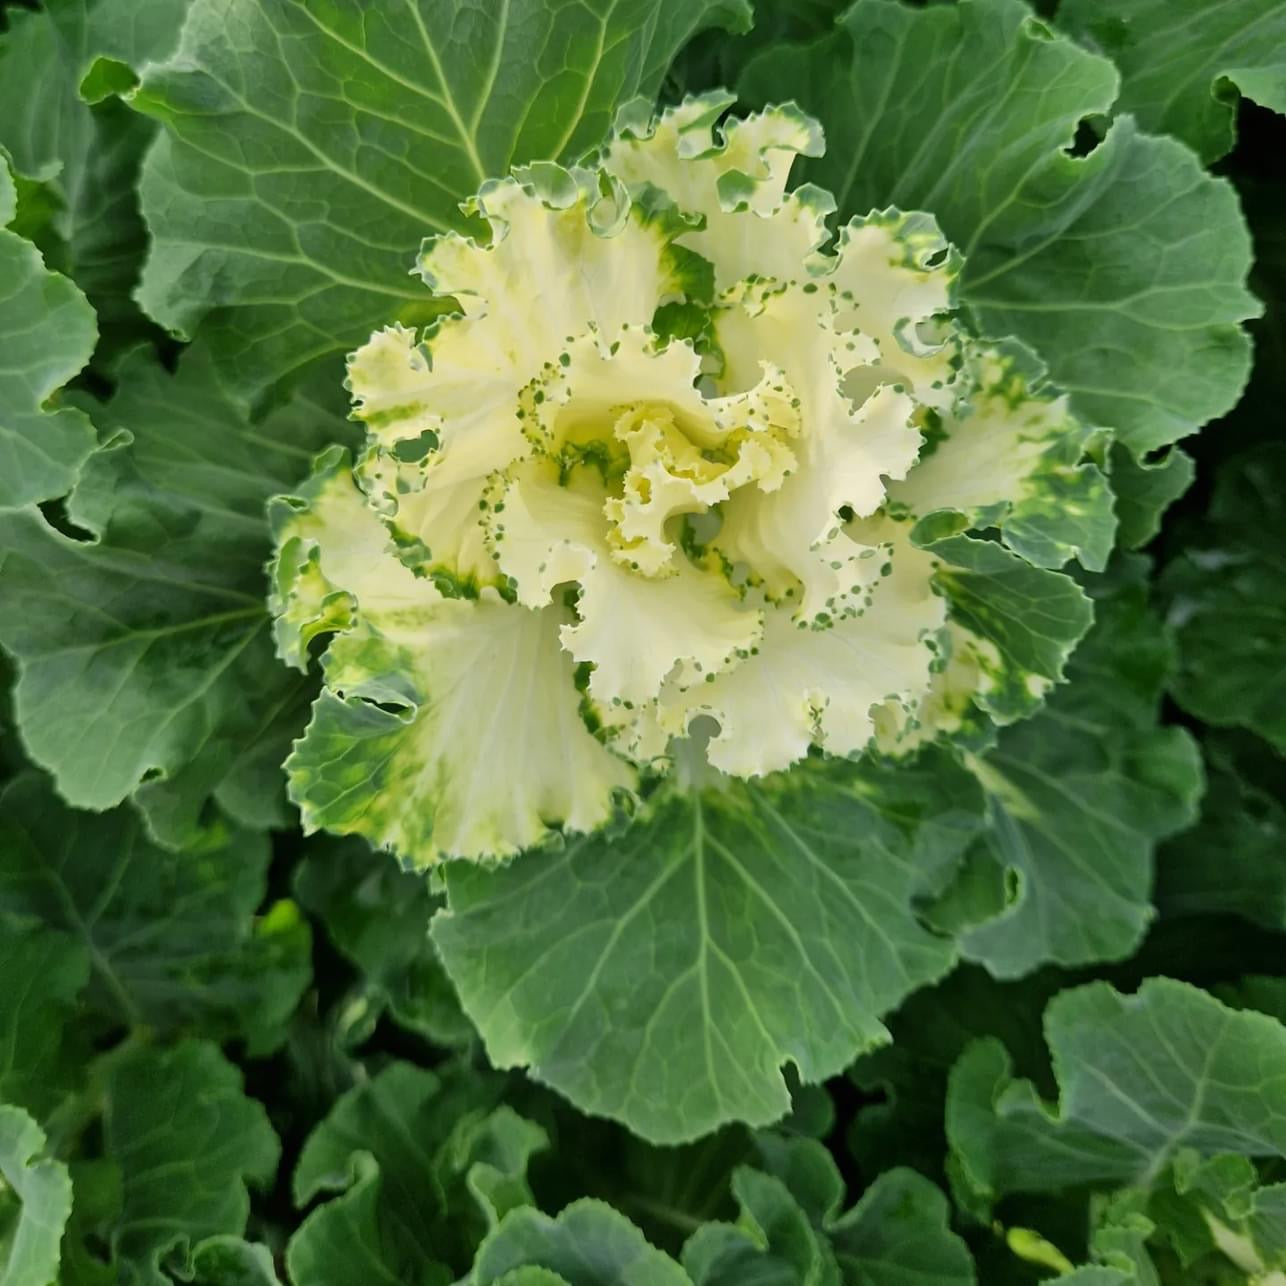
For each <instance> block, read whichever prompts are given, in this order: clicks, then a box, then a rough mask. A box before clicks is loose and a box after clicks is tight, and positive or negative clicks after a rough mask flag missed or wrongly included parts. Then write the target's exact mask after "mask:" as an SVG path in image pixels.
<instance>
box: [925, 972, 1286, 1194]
mask: <svg viewBox="0 0 1286 1286" xmlns="http://www.w3.org/2000/svg"><path fill="white" fill-rule="evenodd" d="M1045 1032H1046V1038H1047V1040H1048V1041H1049V1047H1050V1051H1051V1053H1052V1055H1053V1059H1054V1070H1055V1074H1056V1075H1057V1077H1058V1082H1059V1086H1060V1090H1061V1096H1060V1101H1059V1106H1058V1110H1057V1111H1056V1112H1055V1111H1052V1110H1051V1109H1050V1108H1048V1107H1047V1106H1046V1105H1045V1104H1043V1103H1042V1102H1041V1101H1040V1100H1039V1099H1038V1098H1037V1096H1036V1093H1035V1090H1034V1089H1033V1087H1032V1085H1031V1083H1030V1082H1029V1081H1014V1080H1011V1078H1010V1074H1009V1058H1008V1056H1007V1055H1006V1053H1005V1051H1004V1048H1003V1046H1001V1045H1000V1044H999V1043H998V1042H997V1041H994V1040H983V1041H979V1042H977V1043H975V1044H974V1045H972V1046H971V1047H970V1048H969V1049H968V1050H967V1051H966V1052H965V1053H964V1055H963V1056H962V1057H961V1059H960V1061H959V1062H958V1063H957V1064H956V1067H955V1069H954V1070H953V1072H952V1074H951V1084H950V1089H949V1091H948V1098H947V1133H948V1137H949V1138H950V1141H951V1148H952V1152H953V1160H954V1162H955V1166H956V1175H957V1177H958V1178H959V1179H960V1181H961V1184H962V1188H963V1191H964V1192H965V1193H972V1194H975V1195H976V1197H977V1198H981V1199H982V1200H983V1201H990V1200H994V1199H996V1198H999V1197H1002V1196H1004V1195H1005V1194H1007V1193H1012V1192H1049V1191H1054V1190H1057V1189H1060V1188H1069V1187H1074V1186H1076V1185H1079V1184H1090V1183H1094V1184H1103V1183H1113V1184H1137V1185H1140V1186H1143V1187H1146V1186H1148V1185H1149V1184H1150V1183H1151V1182H1152V1181H1153V1180H1154V1179H1155V1178H1156V1176H1157V1175H1159V1174H1160V1173H1161V1171H1162V1170H1163V1169H1164V1167H1165V1166H1166V1165H1167V1164H1169V1163H1170V1161H1171V1160H1172V1159H1173V1158H1174V1156H1175V1154H1176V1152H1177V1151H1178V1150H1179V1149H1180V1148H1185V1147H1186V1148H1193V1149H1195V1150H1196V1151H1197V1152H1199V1153H1201V1154H1202V1155H1205V1156H1209V1155H1211V1154H1213V1153H1216V1152H1235V1153H1239V1154H1242V1155H1245V1156H1286V1027H1283V1026H1282V1024H1281V1023H1278V1022H1276V1021H1274V1020H1273V1019H1271V1018H1268V1017H1266V1016H1265V1015H1263V1014H1258V1013H1253V1012H1250V1011H1237V1010H1231V1009H1228V1008H1226V1007H1225V1006H1224V1005H1222V1004H1220V1003H1219V1001H1217V1000H1215V999H1214V997H1212V996H1210V995H1209V994H1207V993H1206V992H1204V991H1200V990H1198V989H1197V988H1196V987H1191V986H1188V985H1187V984H1186V983H1181V982H1174V981H1171V980H1170V979H1168V978H1152V979H1149V980H1148V981H1146V982H1144V984H1143V985H1142V986H1141V987H1140V988H1139V991H1138V993H1137V994H1136V995H1134V996H1123V995H1121V994H1120V993H1118V992H1116V991H1113V989H1112V988H1111V987H1110V986H1108V985H1107V984H1106V983H1103V982H1095V983H1090V984H1089V985H1087V986H1084V987H1075V988H1071V989H1069V990H1067V991H1064V992H1063V993H1062V994H1060V995H1059V996H1057V997H1055V999H1054V1000H1053V1001H1051V1002H1050V1005H1049V1008H1048V1009H1047V1010H1046V1011H1045Z"/></svg>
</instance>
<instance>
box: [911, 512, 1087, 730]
mask: <svg viewBox="0 0 1286 1286" xmlns="http://www.w3.org/2000/svg"><path fill="white" fill-rule="evenodd" d="M956 522H957V516H956V515H953V514H950V513H941V514H938V515H935V516H934V517H931V518H928V519H926V520H924V521H922V522H920V523H919V524H917V526H916V528H915V529H914V530H913V532H912V533H911V537H912V539H913V540H914V541H916V543H917V544H920V545H921V546H922V547H923V548H925V549H928V550H930V551H931V552H932V553H933V554H934V555H935V556H937V557H938V558H940V559H941V560H942V562H943V564H944V565H943V566H942V567H940V568H939V569H938V571H937V572H936V574H935V578H934V579H935V583H936V584H937V585H938V587H939V588H940V589H941V591H942V592H943V593H944V594H945V595H946V597H947V599H948V600H949V602H950V604H951V615H952V617H953V618H954V619H955V620H957V621H958V622H959V623H960V624H961V625H963V626H964V627H965V628H966V629H967V630H969V631H970V632H972V633H973V634H976V635H978V636H979V637H981V638H983V639H986V640H987V641H988V642H989V643H991V644H993V645H994V646H995V648H996V650H997V652H998V653H999V658H1000V660H999V664H998V665H995V664H988V663H987V662H985V661H984V662H983V665H984V670H985V672H986V677H987V680H988V686H987V687H986V688H985V689H983V691H982V692H981V693H980V694H979V695H978V697H977V698H976V700H977V702H978V704H979V705H980V706H982V708H983V709H984V710H986V711H987V713H988V714H990V715H991V716H992V718H994V719H995V720H996V721H997V722H998V723H1010V722H1012V721H1013V720H1014V719H1018V718H1022V717H1023V716H1025V715H1028V714H1030V713H1031V712H1032V711H1033V710H1034V709H1036V708H1037V707H1038V706H1039V704H1040V702H1041V700H1042V698H1043V697H1044V695H1045V692H1046V691H1047V689H1048V688H1049V687H1050V685H1051V684H1054V683H1057V682H1058V681H1059V680H1061V679H1062V677H1063V667H1064V666H1065V665H1066V663H1067V658H1068V656H1069V655H1070V653H1071V651H1072V648H1073V647H1075V645H1076V643H1077V641H1078V640H1079V639H1080V638H1081V636H1082V635H1083V634H1084V633H1085V631H1086V630H1088V629H1089V627H1090V622H1091V621H1092V620H1093V613H1092V610H1091V607H1090V602H1089V599H1088V598H1086V596H1085V594H1084V593H1083V592H1082V590H1081V589H1080V587H1079V586H1078V585H1077V584H1076V582H1075V581H1074V580H1072V579H1071V577H1070V576H1065V575H1061V574H1060V573H1058V572H1053V571H1049V570H1047V569H1046V568H1043V567H1033V566H1031V564H1030V563H1027V562H1024V561H1023V559H1021V558H1019V557H1018V556H1017V555H1015V554H1012V553H1010V552H1009V551H1008V550H1007V549H1005V548H1004V546H1003V545H1000V544H997V543H996V542H995V541H990V540H975V539H973V538H971V537H969V536H963V535H957V534H954V532H953V531H952V528H954V527H955V526H956ZM940 526H945V527H946V528H947V531H948V533H949V534H947V535H945V536H938V535H937V529H938V528H939V527H940Z"/></svg>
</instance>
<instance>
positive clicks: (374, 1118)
mask: <svg viewBox="0 0 1286 1286" xmlns="http://www.w3.org/2000/svg"><path fill="white" fill-rule="evenodd" d="M503 1088H504V1082H503V1080H502V1079H501V1078H499V1077H494V1076H493V1077H488V1076H486V1075H484V1074H480V1073H479V1072H478V1071H476V1070H475V1069H471V1068H468V1067H466V1066H456V1067H453V1068H447V1069H446V1070H445V1071H444V1074H443V1075H442V1076H438V1075H437V1074H435V1073H433V1072H429V1071H424V1070H422V1069H421V1068H418V1067H413V1066H412V1065H411V1064H409V1063H393V1064H390V1065H389V1066H388V1067H386V1068H385V1069H384V1070H383V1071H382V1072H380V1074H379V1075H378V1076H376V1077H374V1078H373V1079H372V1080H370V1081H369V1082H366V1083H365V1084H361V1085H358V1086H356V1087H355V1088H354V1089H352V1090H350V1091H349V1092H348V1093H347V1094H345V1095H344V1096H343V1097H342V1098H340V1099H339V1101H338V1102H337V1103H336V1104H335V1106H334V1107H333V1108H332V1109H331V1112H330V1114H329V1115H328V1116H327V1117H326V1119H325V1120H324V1121H322V1123H321V1124H320V1125H318V1126H317V1128H316V1129H315V1130H314V1131H313V1132H312V1134H311V1135H310V1136H309V1138H308V1141H307V1142H306V1143H305V1145H304V1149H303V1152H302V1153H301V1155H300V1158H299V1164H298V1165H297V1167H296V1169H295V1173H294V1177H293V1180H292V1185H291V1186H292V1191H293V1194H294V1198H295V1204H296V1205H298V1206H301V1207H302V1206H304V1205H306V1204H307V1203H308V1202H309V1201H310V1200H312V1199H313V1198H314V1197H316V1196H317V1195H318V1194H319V1193H326V1192H339V1193H340V1194H341V1195H339V1196H338V1197H336V1198H334V1199H333V1200H330V1201H327V1202H326V1203H325V1204H323V1205H321V1206H319V1207H318V1208H317V1209H316V1210H315V1211H314V1212H313V1213H312V1214H311V1215H310V1216H309V1217H308V1218H307V1219H306V1220H305V1221H304V1223H303V1225H302V1226H301V1227H300V1229H299V1231H298V1232H297V1233H296V1234H295V1236H294V1237H293V1238H292V1239H291V1241H290V1246H289V1249H288V1252H287V1255H288V1261H289V1264H290V1273H291V1277H292V1278H293V1279H294V1280H295V1281H296V1282H299V1283H301V1284H302V1283H307V1284H308V1286H332V1284H333V1286H340V1284H341V1283H349V1282H352V1283H358V1282H364V1281H367V1280H370V1277H369V1275H370V1274H372V1273H374V1274H376V1279H377V1280H387V1281H389V1282H408V1281H413V1282H417V1283H419V1282H423V1283H426V1284H427V1283H433V1284H434V1286H436V1284H437V1283H439V1282H441V1283H446V1282H449V1281H451V1280H453V1271H454V1272H455V1273H459V1272H463V1271H464V1270H465V1269H466V1268H467V1267H468V1265H469V1262H470V1260H471V1258H472V1255H473V1251H474V1249H475V1247H476V1246H477V1244H478V1242H479V1241H481V1240H482V1237H483V1235H484V1234H485V1233H486V1232H487V1230H488V1229H489V1228H492V1227H494V1226H495V1224H496V1222H497V1220H498V1219H499V1218H500V1217H501V1216H502V1215H503V1214H504V1213H505V1212H506V1211H507V1210H508V1209H509V1208H510V1207H511V1206H513V1205H523V1204H530V1202H531V1193H530V1190H529V1189H528V1188H527V1184H526V1169H527V1163H528V1161H529V1159H530V1157H531V1155H532V1153H534V1152H536V1151H539V1150H540V1149H542V1148H543V1147H544V1146H545V1142H546V1139H545V1134H544V1131H543V1130H541V1129H540V1127H538V1126H536V1125H533V1124H532V1123H531V1122H530V1121H527V1120H524V1119H523V1118H522V1117H520V1116H519V1115H518V1114H517V1113H516V1112H514V1111H513V1109H512V1108H509V1107H507V1106H504V1105H501V1106H497V1102H498V1099H499V1097H500V1093H501V1091H502V1090H503Z"/></svg>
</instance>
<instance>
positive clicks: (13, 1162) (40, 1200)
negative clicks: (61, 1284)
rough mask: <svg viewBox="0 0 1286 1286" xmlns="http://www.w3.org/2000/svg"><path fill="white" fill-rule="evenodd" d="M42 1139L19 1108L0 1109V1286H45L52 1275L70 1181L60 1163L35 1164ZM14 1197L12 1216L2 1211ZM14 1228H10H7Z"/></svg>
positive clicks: (68, 1207)
mask: <svg viewBox="0 0 1286 1286" xmlns="http://www.w3.org/2000/svg"><path fill="white" fill-rule="evenodd" d="M44 1148H45V1136H44V1134H43V1133H42V1132H41V1130H40V1127H39V1126H38V1125H37V1124H36V1123H35V1121H33V1120H32V1119H31V1117H29V1116H28V1115H27V1114H26V1112H24V1111H23V1110H22V1109H21V1108H17V1107H9V1106H7V1105H5V1104H0V1184H2V1185H3V1186H2V1187H0V1212H3V1216H4V1223H5V1225H6V1227H5V1243H6V1245H7V1249H8V1254H7V1255H6V1257H5V1262H4V1263H0V1286H51V1283H52V1282H53V1281H54V1280H55V1278H56V1276H57V1273H58V1243H59V1242H60V1241H61V1239H62V1235H63V1228H64V1227H65V1226H66V1223H67V1217H68V1216H69V1215H70V1214H71V1180H70V1179H69V1178H68V1177H67V1167H66V1166H65V1165H63V1164H62V1162H61V1161H51V1160H44V1159H40V1154H41V1153H42V1152H43V1151H44ZM6 1188H7V1189H8V1190H9V1191H11V1192H12V1193H13V1194H14V1197H16V1199H17V1200H18V1201H19V1202H20V1203H21V1207H22V1208H21V1210H20V1211H19V1212H18V1213H17V1215H16V1216H14V1215H13V1214H11V1213H10V1211H9V1210H6V1209H4V1207H6V1206H8V1205H9V1203H10V1201H11V1200H13V1198H10V1197H9V1196H8V1193H7V1192H6V1191H5V1189H6ZM11 1221H13V1224H14V1225H16V1226H13V1227H10V1226H9V1225H10V1223H11Z"/></svg>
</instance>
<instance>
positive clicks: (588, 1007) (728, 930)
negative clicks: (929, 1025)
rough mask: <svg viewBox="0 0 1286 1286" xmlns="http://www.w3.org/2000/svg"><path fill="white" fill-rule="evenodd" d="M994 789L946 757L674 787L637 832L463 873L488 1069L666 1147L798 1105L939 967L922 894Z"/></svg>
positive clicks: (874, 1038)
mask: <svg viewBox="0 0 1286 1286" xmlns="http://www.w3.org/2000/svg"><path fill="white" fill-rule="evenodd" d="M976 805H977V796H976V794H975V793H974V790H973V789H972V787H971V784H970V783H969V782H968V781H967V780H965V779H964V778H963V777H962V775H961V774H960V772H959V770H958V769H954V767H953V765H952V763H951V761H950V760H949V759H948V758H947V757H946V756H944V755H942V756H940V755H936V754H930V755H926V756H925V757H924V758H923V760H922V761H921V762H920V763H919V764H918V765H905V764H903V765H897V766H892V767H884V766H868V767H863V768H854V767H853V766H851V765H846V764H843V763H838V764H831V765H824V766H823V765H809V766H807V767H803V766H801V768H800V769H797V770H796V771H795V772H793V773H791V774H788V775H787V776H785V777H784V778H780V777H779V778H769V779H767V780H766V781H765V782H764V783H762V784H752V785H745V786H741V785H737V786H730V787H729V788H728V789H726V790H723V791H711V792H709V793H707V794H706V795H704V796H702V795H688V796H677V797H675V796H670V795H666V796H663V797H661V798H660V799H659V800H657V801H655V802H654V803H653V804H652V805H651V806H649V808H648V810H647V813H646V815H645V816H644V817H642V818H640V819H639V820H638V821H636V822H635V823H634V824H633V826H632V827H631V828H630V829H628V830H626V831H625V832H624V833H623V834H619V835H613V834H610V833H609V834H600V835H598V836H594V837H589V838H585V839H581V840H575V841H572V840H569V841H568V842H567V843H566V844H565V846H564V847H563V848H562V849H561V850H536V851H533V852H531V853H528V854H526V855H524V856H522V857H520V858H518V859H517V860H515V861H514V862H512V863H510V864H509V865H507V866H504V867H501V868H499V869H496V870H485V869H480V868H476V867H473V868H470V867H468V866H466V865H465V864H462V863H457V864H453V865H450V866H448V868H447V875H446V881H447V889H448V905H449V909H448V910H446V911H443V912H440V913H439V914H438V916H437V917H436V918H435V920H434V924H433V935H434V939H435V941H436V942H437V944H438V947H439V949H440V950H441V952H442V956H443V959H444V961H445V963H446V966H447V970H448V972H449V973H450V974H451V977H452V979H453V980H454V981H455V984H456V987H457V988H458V990H459V993H460V998H461V1001H462V1002H463V1004H464V1007H465V1011H466V1013H468V1014H469V1016H470V1017H471V1018H472V1019H473V1021H474V1023H475V1024H476V1025H477V1026H478V1028H479V1030H480V1032H481V1034H482V1037H483V1040H484V1042H485V1043H486V1046H487V1050H488V1053H489V1054H490V1056H491V1059H492V1061H493V1062H494V1063H495V1064H496V1065H498V1066H500V1067H512V1066H516V1065H526V1066H529V1067H530V1069H531V1071H532V1074H533V1075H534V1076H535V1077H536V1078H537V1079H538V1080H541V1081H544V1082H546V1083H547V1084H549V1085H551V1086H553V1087H554V1088H555V1089H557V1090H559V1091H560V1092H561V1093H563V1094H565V1095H567V1097H569V1098H570V1099H571V1100H572V1102H573V1103H575V1104H576V1105H577V1106H578V1107H580V1108H581V1109H582V1110H585V1111H589V1112H593V1113H595V1114H602V1115H607V1116H612V1117H615V1118H616V1119H618V1120H621V1121H623V1122H624V1123H625V1124H626V1125H628V1126H629V1128H630V1129H631V1130H633V1131H634V1132H635V1133H637V1134H640V1135H642V1136H643V1137H644V1138H647V1139H650V1140H653V1141H656V1142H667V1143H669V1142H678V1141H681V1140H684V1139H690V1138H694V1137H696V1136H697V1135H699V1134H702V1133H705V1132H706V1131H708V1130H711V1129H713V1128H715V1127H716V1126H717V1125H719V1124H721V1123H723V1122H725V1121H730V1120H743V1121H747V1122H749V1123H751V1124H766V1123H768V1122H770V1121H773V1120H776V1119H777V1118H779V1117H781V1116H782V1114H783V1113H784V1112H785V1111H786V1110H787V1109H788V1107H789V1102H790V1100H789V1095H788V1094H787V1091H786V1083H785V1081H784V1080H783V1078H782V1075H781V1070H780V1069H781V1066H782V1064H783V1063H785V1062H787V1061H789V1062H792V1063H794V1064H795V1066H796V1068H797V1069H798V1071H799V1074H800V1078H801V1079H802V1080H804V1081H816V1080H821V1079H823V1078H825V1077H827V1076H830V1075H833V1074H834V1073H836V1072H837V1071H839V1070H840V1068H842V1067H844V1066H845V1065H846V1064H847V1063H849V1062H851V1061H852V1059H853V1057H854V1056H855V1055H856V1054H857V1053H859V1052H861V1051H863V1050H866V1049H870V1048H872V1047H874V1046H875V1045H878V1044H881V1043H883V1042H884V1041H885V1040H886V1039H887V1033H886V1032H885V1029H884V1027H883V1025H882V1024H881V1022H880V1018H881V1016H882V1015H883V1014H885V1013H887V1012H888V1011H889V1010H891V1009H893V1008H894V1007H895V1006H896V1005H897V1004H898V1003H899V1001H900V1000H901V999H902V998H903V997H904V996H905V995H906V994H907V993H908V992H909V991H911V990H913V989H914V988H915V987H917V986H919V985H922V984H924V983H926V982H929V981H931V980H932V979H934V978H936V977H939V976H941V975H942V974H943V973H945V972H946V970H947V969H948V968H949V967H950V965H951V963H952V958H953V952H952V947H951V944H950V943H949V942H947V941H945V940H943V939H941V938H938V937H935V936H933V935H932V934H930V933H928V932H926V931H925V930H924V929H923V928H922V927H921V925H920V924H919V922H918V921H917V919H916V916H915V914H914V911H913V909H912V905H911V902H912V899H913V898H914V897H915V896H916V894H917V893H918V892H920V891H921V889H922V888H924V887H925V886H926V885H927V884H929V883H931V882H933V881H934V879H935V878H940V872H941V870H942V869H943V868H945V867H948V866H949V865H950V864H951V862H952V861H953V860H954V859H955V857H956V856H957V854H958V853H959V851H960V848H961V847H962V846H963V844H965V843H967V841H968V838H969V837H970V835H971V834H972V832H973V828H974V826H975V825H976V814H975V813H974V809H975V807H976Z"/></svg>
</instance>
